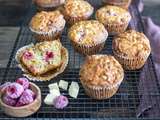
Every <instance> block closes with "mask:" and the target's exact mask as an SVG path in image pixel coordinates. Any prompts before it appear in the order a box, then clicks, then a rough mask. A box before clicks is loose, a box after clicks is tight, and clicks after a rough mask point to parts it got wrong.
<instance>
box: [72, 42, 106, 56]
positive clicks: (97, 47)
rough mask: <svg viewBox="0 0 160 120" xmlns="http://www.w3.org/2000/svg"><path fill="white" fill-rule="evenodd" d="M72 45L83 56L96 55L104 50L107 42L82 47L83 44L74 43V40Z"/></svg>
mask: <svg viewBox="0 0 160 120" xmlns="http://www.w3.org/2000/svg"><path fill="white" fill-rule="evenodd" d="M71 43H72V45H73V47H74V48H75V50H76V51H77V52H79V53H81V54H83V55H93V54H96V53H98V52H100V51H101V50H102V49H103V48H104V45H105V41H103V42H101V43H97V44H93V45H81V44H78V43H76V42H74V41H73V40H72V41H71Z"/></svg>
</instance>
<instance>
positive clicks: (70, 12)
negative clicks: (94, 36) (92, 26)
mask: <svg viewBox="0 0 160 120" xmlns="http://www.w3.org/2000/svg"><path fill="white" fill-rule="evenodd" d="M93 11H94V8H93V7H92V6H91V5H90V4H89V3H88V2H87V1H84V0H67V1H66V3H65V5H64V11H63V13H64V16H65V19H66V21H67V22H68V23H69V24H71V25H73V24H74V23H75V22H78V21H81V20H87V19H89V18H90V16H91V15H92V14H93Z"/></svg>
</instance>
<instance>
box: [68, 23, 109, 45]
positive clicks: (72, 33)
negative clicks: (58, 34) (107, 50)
mask: <svg viewBox="0 0 160 120" xmlns="http://www.w3.org/2000/svg"><path fill="white" fill-rule="evenodd" d="M68 36H69V38H70V39H71V40H73V41H74V42H76V43H78V44H81V45H94V44H98V43H101V42H104V41H105V40H106V39H107V37H108V32H107V31H106V29H105V27H104V26H103V24H101V23H100V22H98V21H96V20H88V21H80V22H78V23H75V24H74V25H73V26H72V27H71V28H70V30H69V33H68Z"/></svg>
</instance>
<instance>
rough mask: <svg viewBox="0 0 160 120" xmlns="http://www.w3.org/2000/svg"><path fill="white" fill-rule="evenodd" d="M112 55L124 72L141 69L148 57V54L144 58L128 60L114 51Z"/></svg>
mask: <svg viewBox="0 0 160 120" xmlns="http://www.w3.org/2000/svg"><path fill="white" fill-rule="evenodd" d="M113 53H114V56H115V58H116V59H117V60H118V61H119V62H120V64H121V65H122V66H123V67H124V69H126V70H137V69H140V68H142V67H143V66H144V64H145V62H146V61H147V59H148V57H149V55H150V53H148V54H146V55H144V56H139V57H135V58H132V59H130V58H128V57H123V56H122V55H118V54H117V53H116V52H115V51H114V50H113Z"/></svg>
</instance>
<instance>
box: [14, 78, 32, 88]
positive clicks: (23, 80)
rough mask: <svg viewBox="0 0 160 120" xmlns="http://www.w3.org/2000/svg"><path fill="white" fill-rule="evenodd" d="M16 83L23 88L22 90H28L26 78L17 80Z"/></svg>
mask: <svg viewBox="0 0 160 120" xmlns="http://www.w3.org/2000/svg"><path fill="white" fill-rule="evenodd" d="M16 83H19V84H20V85H22V86H23V88H24V90H25V89H28V88H29V81H28V79H27V78H18V79H17V80H16Z"/></svg>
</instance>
